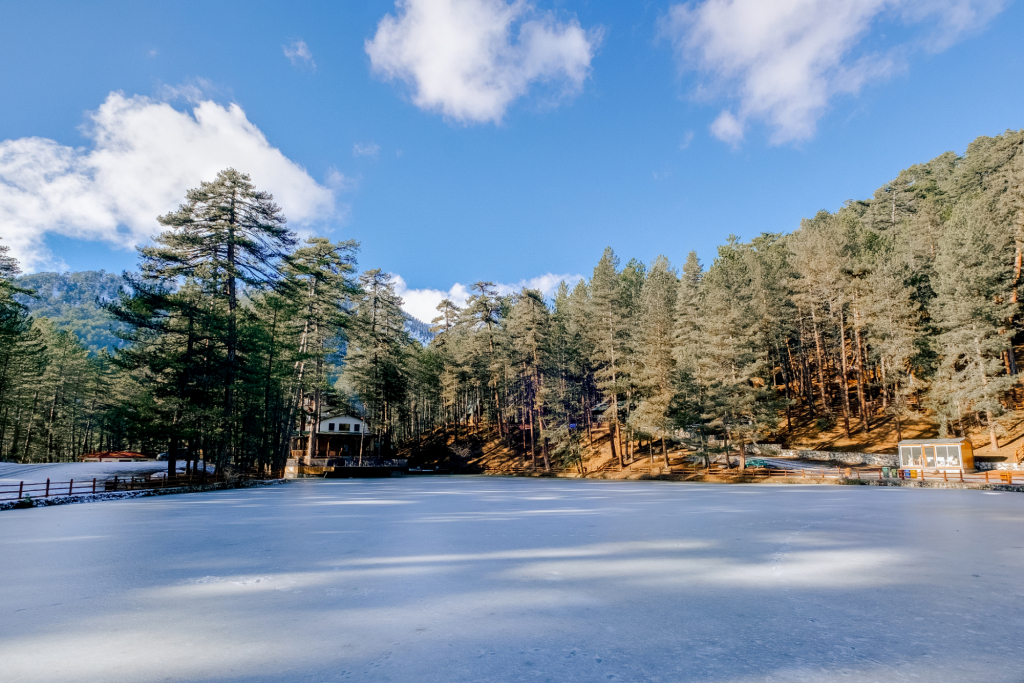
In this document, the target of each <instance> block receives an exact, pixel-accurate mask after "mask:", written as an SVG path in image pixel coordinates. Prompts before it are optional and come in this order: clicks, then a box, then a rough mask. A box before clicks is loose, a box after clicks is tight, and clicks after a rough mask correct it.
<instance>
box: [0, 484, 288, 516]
mask: <svg viewBox="0 0 1024 683" xmlns="http://www.w3.org/2000/svg"><path fill="white" fill-rule="evenodd" d="M286 483H288V482H287V480H285V479H257V480H255V481H248V482H241V483H238V484H227V483H225V482H218V483H216V484H198V485H194V486H172V487H168V488H162V489H142V490H139V491H111V492H110V493H81V494H75V495H73V496H53V497H50V498H33V499H32V507H49V506H51V505H68V504H70V503H96V502H99V501H103V500H127V499H130V498H149V497H151V496H169V495H173V494H175V493H202V492H204V491H225V490H228V489H248V488H256V487H260V486H278V485H280V484H286ZM20 502H21V501H18V500H7V501H4V502H2V503H0V510H14V509H27V508H18V504H19V503H20Z"/></svg>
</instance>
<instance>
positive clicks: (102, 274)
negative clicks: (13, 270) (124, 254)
mask: <svg viewBox="0 0 1024 683" xmlns="http://www.w3.org/2000/svg"><path fill="white" fill-rule="evenodd" d="M122 284H123V280H122V279H121V276H120V275H114V274H113V273H107V272H106V271H102V270H87V271H83V272H78V273H32V274H31V275H22V276H20V277H17V278H15V279H14V286H15V287H18V288H21V289H24V290H28V291H30V292H32V293H31V294H17V295H15V297H14V298H15V300H16V301H17V302H18V303H20V304H22V305H23V306H25V308H26V309H28V311H29V313H31V314H32V315H33V316H34V317H36V318H49V319H50V320H52V321H53V324H54V326H55V327H56V328H57V329H58V330H68V331H71V332H74V333H75V334H76V335H77V336H78V338H79V339H80V340H81V342H82V343H83V344H84V345H85V347H86V348H87V349H89V351H91V352H92V353H94V354H95V353H99V351H100V350H101V349H106V350H107V351H108V352H110V353H113V352H114V350H115V349H117V348H119V347H120V346H121V345H122V342H121V340H120V339H118V338H117V335H116V331H117V330H118V329H121V328H122V326H121V325H119V324H118V323H117V322H116V321H114V320H113V319H112V318H111V317H110V315H108V314H107V312H106V311H105V310H104V309H103V305H104V304H107V303H110V302H112V301H116V300H117V296H118V290H119V289H120V287H121V285H122Z"/></svg>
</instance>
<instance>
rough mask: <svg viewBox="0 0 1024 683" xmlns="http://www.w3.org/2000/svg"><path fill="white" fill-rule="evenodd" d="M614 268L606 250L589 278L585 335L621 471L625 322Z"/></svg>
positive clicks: (616, 263) (615, 264) (614, 261)
mask: <svg viewBox="0 0 1024 683" xmlns="http://www.w3.org/2000/svg"><path fill="white" fill-rule="evenodd" d="M618 266H619V259H618V257H617V256H616V255H615V252H613V251H612V249H611V247H608V248H607V249H605V250H604V254H603V255H602V256H601V260H600V261H599V262H598V264H597V267H595V268H594V274H593V276H592V277H591V278H590V287H589V290H590V311H589V313H590V325H589V333H590V336H591V340H592V345H593V353H594V355H593V363H594V366H595V368H596V370H595V374H596V378H597V385H598V387H599V388H600V389H601V391H602V392H603V393H604V395H605V400H606V401H607V402H608V413H609V414H610V418H611V430H612V435H611V444H612V457H613V458H617V459H618V461H619V467H620V468H621V467H623V466H624V465H625V462H624V460H623V453H622V435H621V433H620V427H619V395H620V394H622V393H624V386H623V385H624V383H623V381H622V364H623V360H624V359H623V356H624V353H623V343H622V334H623V325H624V323H625V321H624V320H623V316H622V308H621V307H622V292H621V287H622V280H621V279H620V277H619V272H618ZM616 446H618V449H616Z"/></svg>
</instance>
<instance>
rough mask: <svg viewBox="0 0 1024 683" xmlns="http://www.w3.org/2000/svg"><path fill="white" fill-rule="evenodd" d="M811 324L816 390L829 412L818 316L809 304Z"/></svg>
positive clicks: (824, 408)
mask: <svg viewBox="0 0 1024 683" xmlns="http://www.w3.org/2000/svg"><path fill="white" fill-rule="evenodd" d="M811 326H812V327H813V329H814V349H815V352H816V353H817V355H818V390H819V391H820V392H821V407H822V409H823V410H824V411H825V412H826V413H831V412H832V409H831V406H830V405H829V402H828V396H827V395H826V394H825V391H826V387H825V361H824V360H823V359H822V356H821V334H820V333H819V332H818V318H817V316H816V315H815V313H814V306H811Z"/></svg>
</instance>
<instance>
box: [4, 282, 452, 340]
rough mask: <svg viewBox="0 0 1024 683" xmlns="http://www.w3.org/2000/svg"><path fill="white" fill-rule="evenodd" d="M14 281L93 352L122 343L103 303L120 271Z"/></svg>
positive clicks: (418, 328) (29, 301)
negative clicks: (28, 291)
mask: <svg viewBox="0 0 1024 683" xmlns="http://www.w3.org/2000/svg"><path fill="white" fill-rule="evenodd" d="M14 282H15V285H16V286H18V287H21V288H22V289H30V290H33V291H35V293H36V294H35V296H28V295H25V294H19V295H18V296H17V299H18V301H20V302H21V303H22V304H24V305H25V306H26V307H27V308H28V310H29V312H31V313H32V315H34V316H37V317H45V318H50V319H51V320H53V321H54V323H55V324H56V325H57V328H58V329H64V330H72V331H74V333H75V334H76V335H78V338H79V339H81V340H82V343H83V344H85V346H86V347H87V348H88V349H89V350H90V351H92V352H93V353H99V351H100V349H104V348H105V349H107V351H108V352H110V353H113V352H114V351H115V350H116V349H118V348H120V347H121V346H122V345H123V342H122V341H121V340H120V339H118V338H117V336H116V335H115V334H114V332H115V330H118V329H121V328H122V326H121V324H120V323H117V322H115V321H113V320H111V319H110V316H108V315H107V313H106V311H104V310H103V308H102V304H105V303H110V302H111V301H115V300H117V293H118V290H119V289H120V288H121V284H122V282H123V281H122V279H121V276H120V275H115V274H113V273H108V272H106V271H103V270H86V271H81V272H78V273H33V274H31V275H22V276H21V277H18V278H16V279H15V281H14ZM405 330H406V332H408V333H409V335H410V336H411V337H412V338H413V339H415V340H417V341H419V342H420V343H421V344H423V345H424V346H426V345H427V344H429V343H430V340H431V339H433V338H434V335H433V333H431V331H430V326H429V325H427V324H426V323H422V322H420V321H419V320H417V319H416V318H413V317H412V316H410V315H408V314H406V316H405Z"/></svg>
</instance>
